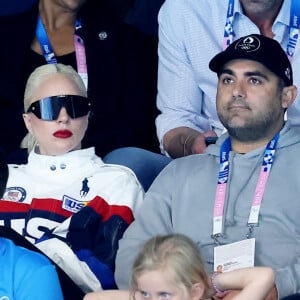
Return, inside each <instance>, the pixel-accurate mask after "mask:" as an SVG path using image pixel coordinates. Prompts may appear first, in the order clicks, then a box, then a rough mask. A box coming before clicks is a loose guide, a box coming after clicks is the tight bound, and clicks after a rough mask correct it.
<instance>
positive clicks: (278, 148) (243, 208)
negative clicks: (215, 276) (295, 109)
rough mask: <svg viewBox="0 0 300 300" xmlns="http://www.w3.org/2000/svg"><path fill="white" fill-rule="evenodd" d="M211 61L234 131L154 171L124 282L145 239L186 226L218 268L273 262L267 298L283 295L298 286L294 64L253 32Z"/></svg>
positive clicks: (126, 249)
mask: <svg viewBox="0 0 300 300" xmlns="http://www.w3.org/2000/svg"><path fill="white" fill-rule="evenodd" d="M209 67H210V69H211V70H212V71H214V72H216V73H217V75H218V89H217V101H216V106H217V112H218V116H219V118H220V120H221V121H222V123H223V125H224V127H225V128H226V129H227V132H226V133H224V134H223V135H222V136H221V137H220V138H219V139H218V141H217V142H216V144H214V145H211V146H209V147H208V148H207V150H206V152H205V154H198V155H191V156H188V157H183V158H180V159H176V160H174V161H172V162H171V163H170V164H169V165H168V166H167V167H166V168H165V169H164V170H163V171H162V172H161V174H160V175H159V176H158V177H157V178H156V180H155V181H154V183H153V185H152V186H151V188H150V189H149V191H148V193H147V194H146V198H145V200H144V202H143V205H142V207H141V208H140V210H139V211H138V214H137V216H136V220H135V222H134V223H132V225H131V226H130V227H129V228H128V230H127V231H126V232H125V235H124V237H123V239H122V240H121V241H120V244H119V251H118V255H117V260H116V274H115V275H116V282H117V284H118V287H119V288H127V286H128V278H129V274H130V270H131V267H132V263H133V260H134V258H135V256H136V253H137V251H138V250H139V247H140V245H142V244H143V243H144V242H145V241H146V240H148V239H149V238H150V237H152V236H155V235H158V234H167V233H172V232H179V233H183V234H186V235H188V236H190V237H191V238H192V239H193V240H194V241H196V242H197V244H198V246H199V250H200V251H201V253H202V255H203V257H204V260H205V261H206V264H207V268H208V270H209V271H211V272H213V271H214V270H215V271H216V269H217V266H218V264H219V262H220V260H221V261H222V260H223V262H224V264H223V270H225V269H226V268H228V270H230V267H232V266H235V267H237V268H239V267H243V266H249V265H255V266H260V265H264V266H270V267H272V268H273V269H274V270H275V272H276V284H275V285H274V287H273V288H272V289H271V290H270V292H269V294H268V296H267V298H266V299H268V300H270V299H272V300H273V299H276V300H277V299H278V298H280V299H282V298H284V297H286V296H289V295H292V294H294V293H297V292H300V238H299V235H300V233H299V228H300V218H299V211H298V207H299V203H298V195H300V176H299V171H298V170H299V169H300V159H299V153H300V128H292V127H291V126H290V125H289V122H285V118H284V115H285V111H286V109H287V108H288V107H289V106H291V105H292V103H293V101H294V99H295V97H296V95H297V89H296V87H295V86H294V85H293V74H292V68H291V64H290V62H289V60H288V58H287V56H286V54H285V52H284V51H283V50H282V48H281V47H280V45H279V44H278V43H277V42H276V41H275V40H273V39H270V38H268V37H265V36H261V35H256V34H253V35H249V36H246V37H243V38H240V39H238V40H236V41H235V42H234V43H233V44H231V45H230V46H229V47H228V48H227V49H226V50H225V51H223V52H221V53H219V54H218V55H216V56H215V57H214V58H213V59H212V60H211V61H210V64H209ZM222 245H226V247H228V248H229V250H228V249H227V250H226V247H225V248H224V247H222ZM245 245H246V246H245ZM220 246H221V247H220ZM224 249H225V250H224ZM245 249H246V250H245ZM252 250H253V251H252ZM254 250H255V251H254ZM234 252H236V254H235V255H233V253H234ZM230 255H232V256H231V257H230V258H228V256H230ZM226 259H227V261H226ZM225 271H226V270H225ZM235 293H238V291H231V292H230V293H229V295H227V297H228V298H226V299H230V298H229V297H230V295H234V294H235Z"/></svg>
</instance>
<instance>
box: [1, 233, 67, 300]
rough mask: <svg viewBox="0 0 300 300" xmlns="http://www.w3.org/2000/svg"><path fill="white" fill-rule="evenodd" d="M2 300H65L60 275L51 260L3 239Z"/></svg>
mask: <svg viewBox="0 0 300 300" xmlns="http://www.w3.org/2000/svg"><path fill="white" fill-rule="evenodd" d="M0 266H1V272H0V299H1V300H54V299H55V300H63V295H62V291H61V288H60V285H59V281H58V277H57V273H56V271H55V268H54V266H53V265H52V264H51V263H50V262H49V260H48V259H47V258H46V257H45V256H43V255H41V254H39V253H35V252H32V251H29V250H27V249H25V248H22V247H18V246H16V245H15V244H14V243H13V242H12V241H10V240H8V239H5V238H0Z"/></svg>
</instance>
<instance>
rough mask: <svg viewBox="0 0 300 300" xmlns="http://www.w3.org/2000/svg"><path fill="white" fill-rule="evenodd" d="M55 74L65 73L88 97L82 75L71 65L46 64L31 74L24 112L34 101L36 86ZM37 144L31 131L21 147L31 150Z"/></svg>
mask: <svg viewBox="0 0 300 300" xmlns="http://www.w3.org/2000/svg"><path fill="white" fill-rule="evenodd" d="M54 74H63V75H66V76H67V77H68V78H70V79H71V80H72V81H73V82H74V83H75V84H76V85H77V87H78V88H79V90H80V91H81V92H82V96H85V97H87V90H86V88H85V85H84V82H83V81H82V79H81V77H80V75H79V74H78V73H77V72H76V71H75V70H74V69H73V68H72V67H71V66H66V65H64V64H45V65H42V66H40V67H37V68H36V69H35V70H34V71H33V72H32V73H31V74H30V76H29V78H28V80H27V83H26V87H25V92H24V112H25V113H26V112H27V110H28V108H29V106H30V104H31V103H32V102H33V100H37V99H32V95H33V94H34V91H35V90H36V88H37V87H38V86H39V85H40V84H41V83H42V82H43V81H44V80H46V79H47V78H49V77H50V76H52V75H54ZM35 145H36V139H35V137H34V136H33V135H32V134H31V133H27V135H26V136H25V138H24V139H23V141H22V142H21V148H27V149H28V152H30V151H31V150H32V149H33V148H34V147H35Z"/></svg>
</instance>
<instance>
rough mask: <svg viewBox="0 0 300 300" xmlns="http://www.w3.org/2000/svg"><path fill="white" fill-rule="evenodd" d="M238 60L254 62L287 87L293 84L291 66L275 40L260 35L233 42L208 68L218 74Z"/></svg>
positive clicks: (214, 58) (248, 36)
mask: <svg viewBox="0 0 300 300" xmlns="http://www.w3.org/2000/svg"><path fill="white" fill-rule="evenodd" d="M240 58H245V59H249V60H255V61H257V62H259V63H261V64H262V65H264V66H265V67H266V68H268V69H269V70H270V71H271V72H273V73H274V74H276V75H277V76H278V77H280V78H282V79H283V81H284V83H285V84H286V85H287V86H289V85H292V84H293V71H292V66H291V63H290V61H289V59H288V57H287V55H286V53H285V52H284V50H283V49H282V48H281V46H280V44H279V43H278V42H277V41H276V40H274V39H271V38H268V37H266V36H264V35H260V34H251V35H247V36H244V37H241V38H240V39H238V40H236V41H234V42H233V43H232V44H231V45H229V46H228V47H227V49H226V50H224V51H222V52H220V53H219V54H217V55H216V56H215V57H213V59H212V60H211V61H210V63H209V68H210V69H211V70H212V71H213V72H216V73H219V72H220V71H221V69H222V67H223V66H224V65H225V64H226V63H227V62H229V61H230V60H233V59H240Z"/></svg>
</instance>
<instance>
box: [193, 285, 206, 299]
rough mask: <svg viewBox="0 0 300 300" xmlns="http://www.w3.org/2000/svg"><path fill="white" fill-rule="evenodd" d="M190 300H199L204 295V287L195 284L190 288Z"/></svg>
mask: <svg viewBox="0 0 300 300" xmlns="http://www.w3.org/2000/svg"><path fill="white" fill-rule="evenodd" d="M190 294H191V297H190V299H191V300H200V299H202V296H203V294H204V285H203V284H202V283H200V282H199V283H195V284H193V286H192V288H191V293H190Z"/></svg>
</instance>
